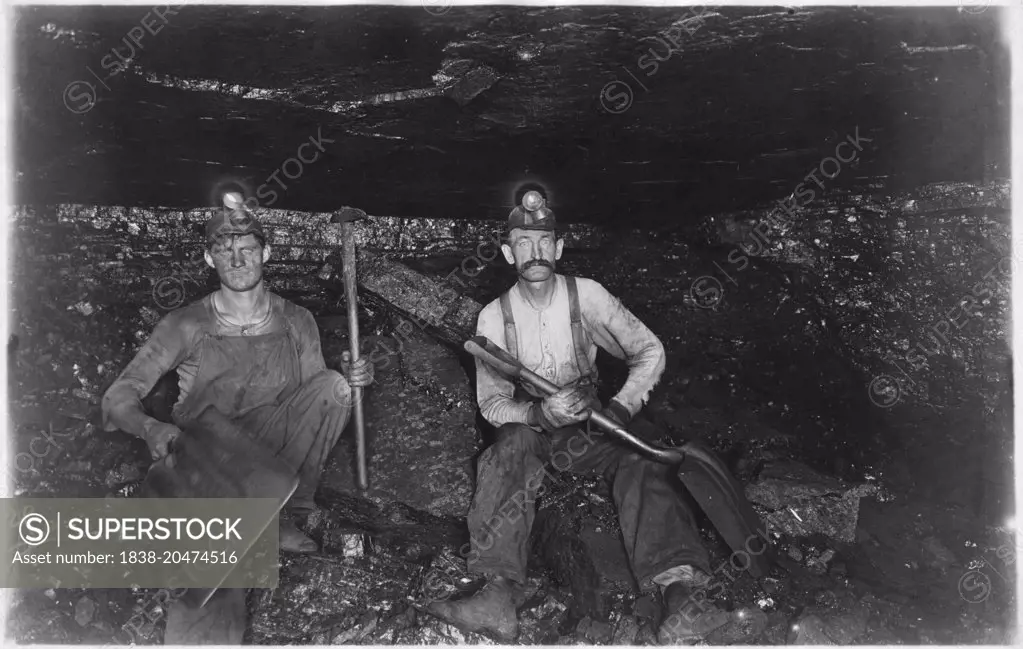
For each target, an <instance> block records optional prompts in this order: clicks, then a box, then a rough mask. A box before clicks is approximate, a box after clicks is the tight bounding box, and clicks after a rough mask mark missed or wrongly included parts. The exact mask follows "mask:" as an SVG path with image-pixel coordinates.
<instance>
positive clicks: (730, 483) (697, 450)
mask: <svg viewBox="0 0 1023 649" xmlns="http://www.w3.org/2000/svg"><path fill="white" fill-rule="evenodd" d="M685 455H686V457H685V459H684V460H683V461H682V463H681V464H680V465H679V470H678V477H679V479H681V480H682V484H684V485H685V487H686V489H688V490H689V493H690V494H692V496H693V498H694V499H695V500H696V502H697V503H698V504H699V505H700V508H701V509H702V510H703V511H704V513H705V514H706V515H707V518H709V519H710V522H711V523H712V524H713V525H714V528H715V529H716V530H717V531H718V533H719V534H721V536H722V538H724V540H725V543H727V544H728V547H730V548H731V549H732V552H733V556H735V555H736V554H738V555H739V556H745V557H746V559H745V563H746V564H748V565H744V566H743V568H745V569H746V570H748V571H749V572H750V574H751V575H753V576H754V577H756V578H758V579H759V578H761V577H766V576H767V575H768V573H769V572H770V570H771V563H772V556H773V548H772V545H771V541H770V537H769V536H768V535H767V527H766V525H764V522H763V521H762V520H760V517H759V516H758V515H757V513H756V512H755V511H753V507H752V506H750V504H749V501H748V500H747V499H746V493H745V490H744V489H743V487H742V485H741V484H739V481H738V480H736V479H735V477H733V476H732V474H731V472H730V471H729V470H728V468H727V467H726V466H725V464H724V463H723V462H722V461H721V460H720V459H719V458H718V457H717V456H716V455H714V453H713V452H712V451H710V449H707V448H706V447H704V446H702V445H700V444H698V443H695V442H689V443H688V444H686V446H685Z"/></svg>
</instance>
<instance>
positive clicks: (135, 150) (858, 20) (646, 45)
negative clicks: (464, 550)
mask: <svg viewBox="0 0 1023 649" xmlns="http://www.w3.org/2000/svg"><path fill="white" fill-rule="evenodd" d="M441 1H442V0H429V2H427V3H426V4H424V5H420V4H415V5H409V6H334V7H282V6H258V7H257V6H252V7H246V6H177V7H172V8H170V9H169V10H160V9H154V8H153V7H149V6H141V5H139V6H120V7H102V6H88V7H84V6H83V7H75V6H71V7H68V6H64V7H61V6H36V7H21V8H19V9H18V10H17V11H16V12H15V17H16V22H15V24H14V30H15V34H14V38H15V50H14V52H15V56H16V60H15V62H14V64H15V65H14V67H15V72H14V84H15V90H16V97H17V102H16V103H15V110H14V124H15V131H14V141H15V146H16V150H15V159H14V160H15V166H16V179H15V192H16V194H15V199H16V200H15V202H17V203H20V204H54V203H80V204H108V205H134V206H169V207H195V206H201V205H209V204H212V203H213V202H214V201H215V200H216V194H215V191H216V189H218V188H223V187H224V186H225V184H224V183H225V182H227V181H230V180H236V181H238V182H240V183H241V184H242V185H243V186H244V187H245V188H246V189H247V191H249V192H257V191H259V188H260V187H261V186H264V185H266V187H267V188H265V189H264V190H263V191H262V192H261V193H262V196H261V197H260V198H259V199H257V200H260V203H261V204H262V205H264V206H266V207H274V208H281V209H293V210H310V211H327V210H332V209H336V208H337V207H338V206H340V205H353V206H358V207H361V208H363V209H365V210H366V211H367V212H369V213H371V214H376V215H381V216H384V215H386V216H414V217H438V216H445V217H456V218H503V217H504V215H506V214H507V210H508V208H509V207H510V206H511V203H512V201H513V200H514V197H513V193H514V191H515V188H516V187H521V183H523V182H526V181H537V182H541V183H543V185H544V186H545V187H546V188H547V189H548V191H549V192H550V202H551V206H552V207H554V208H555V210H556V212H557V213H558V215H559V218H561V219H563V220H566V221H585V222H593V223H605V224H609V223H612V222H614V223H627V224H629V225H642V224H647V223H664V222H669V221H672V220H678V219H684V218H691V217H694V216H696V215H700V214H707V213H712V212H720V211H728V210H734V209H744V208H750V207H755V206H756V205H758V204H763V203H764V202H766V201H769V200H772V199H777V198H782V197H784V196H788V195H789V194H790V193H791V192H792V190H793V188H794V187H795V186H796V185H797V184H798V183H800V182H802V180H803V178H804V177H805V176H806V174H807V173H809V172H810V171H811V170H812V169H814V168H816V167H817V166H818V164H819V162H820V161H821V159H822V158H823V157H825V156H831V155H834V153H833V152H834V150H835V146H836V144H837V143H838V142H839V141H841V140H844V139H846V136H847V135H850V134H853V133H855V132H856V131H857V130H858V131H859V133H860V134H861V135H862V136H863V137H868V138H872V143H871V148H870V150H869V151H864V152H863V153H862V154H861V155H859V156H858V157H857V159H856V160H855V161H853V162H851V163H849V164H848V165H846V167H845V168H843V169H842V171H841V173H840V174H839V175H838V176H837V177H836V178H835V179H833V180H831V181H828V184H829V187H828V188H829V189H831V188H843V189H855V190H884V191H894V190H899V189H902V188H909V187H913V186H917V185H920V184H924V183H928V182H936V181H951V180H965V181H982V180H986V179H991V178H1000V177H1008V176H1009V169H1008V159H1009V84H1008V74H1009V65H1008V53H1007V49H1006V47H1005V46H1004V44H1003V43H1002V41H1001V37H1000V27H999V18H1000V12H999V10H998V9H997V8H994V7H992V8H988V9H987V10H985V11H977V10H976V7H974V8H973V9H972V10H964V8H963V7H941V8H881V7H862V8H855V7H848V8H836V7H777V8H771V7H735V6H725V7H722V8H717V9H713V8H706V9H701V8H691V7H683V6H678V7H663V6H662V7H635V6H604V7H594V6H588V7H523V6H517V7H510V6H500V7H496V6H479V7H460V6H455V7H450V8H448V7H445V6H444V5H442V4H439V2H441ZM701 11H702V12H703V13H702V15H700V16H699V17H698V18H697V17H694V15H695V14H700V13H701ZM172 12H176V13H172ZM161 13H162V14H163V16H162V18H161V17H159V16H158V15H157V14H161ZM665 35H668V36H669V37H670V40H674V45H673V46H672V47H673V49H671V50H669V49H668V47H669V41H667V40H665ZM659 36H660V37H659ZM133 39H134V41H137V44H136V42H133ZM132 52H134V54H132ZM654 55H656V56H657V57H660V59H662V60H660V61H658V60H657V59H656V58H653V56H654ZM122 61H123V63H122ZM85 83H89V84H91V87H93V88H95V94H94V95H92V96H87V94H86V93H87V92H88V86H86V85H84V84H85ZM608 84H612V85H610V86H608ZM623 84H628V85H629V87H630V89H631V92H632V96H631V103H626V101H625V97H626V95H625V94H624V93H625V92H626V89H625V87H624V86H623ZM93 97H94V100H93ZM609 109H610V110H609ZM311 139H312V140H318V146H316V145H314V144H309V145H306V146H305V147H301V145H303V143H307V142H310V140H311ZM299 154H301V156H302V157H303V158H304V160H306V161H307V162H306V163H303V164H301V165H299V163H298V162H297V161H296V162H292V163H290V166H287V163H286V162H285V161H287V160H288V159H289V158H296V157H298V155H299ZM282 165H285V166H284V169H283V172H282V170H281V169H282ZM275 171H276V172H277V174H278V175H277V176H276V180H274V179H273V178H272V177H271V176H272V174H274V173H275ZM286 175H287V176H297V177H295V178H293V179H292V178H288V177H286ZM277 181H280V182H277ZM282 185H283V186H284V187H282ZM269 189H274V190H275V196H274V198H273V199H271V198H270V194H269Z"/></svg>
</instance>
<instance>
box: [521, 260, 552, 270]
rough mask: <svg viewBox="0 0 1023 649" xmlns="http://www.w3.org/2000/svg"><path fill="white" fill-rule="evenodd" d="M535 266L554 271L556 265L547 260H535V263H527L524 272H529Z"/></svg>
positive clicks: (523, 268)
mask: <svg viewBox="0 0 1023 649" xmlns="http://www.w3.org/2000/svg"><path fill="white" fill-rule="evenodd" d="M533 266H546V267H547V268H550V269H551V270H554V264H552V263H551V262H549V261H547V260H546V259H534V260H533V261H527V262H526V264H525V265H524V266H523V267H522V270H529V269H530V268H532V267H533Z"/></svg>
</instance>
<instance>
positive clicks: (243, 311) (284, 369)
mask: <svg viewBox="0 0 1023 649" xmlns="http://www.w3.org/2000/svg"><path fill="white" fill-rule="evenodd" d="M225 206H226V207H225V209H223V210H221V211H219V212H218V213H216V214H215V215H214V216H213V217H212V218H211V219H210V220H209V222H208V223H207V224H206V230H205V232H206V251H205V259H206V263H207V264H208V265H209V266H210V267H211V268H214V269H215V270H216V271H217V275H218V276H219V278H220V284H221V285H220V289H219V290H217V291H215V292H213V293H211V294H210V295H207V296H206V297H204V298H202V299H200V300H198V301H196V302H193V303H192V304H189V305H187V306H184V307H182V308H180V309H177V310H175V311H172V312H170V313H168V314H167V315H166V316H165V317H164V318H163V320H161V321H160V323H159V324H158V325H157V326H156V329H155V331H154V332H153V334H152V336H151V337H150V338H149V340H148V341H147V342H146V344H145V345H144V346H143V347H142V349H141V350H139V352H138V354H137V355H136V356H135V358H134V359H133V360H132V361H131V363H130V364H129V365H128V367H127V368H125V370H124V371H123V372H122V373H121V375H120V376H119V377H118V378H117V380H116V381H115V382H114V383H113V385H111V386H110V388H109V390H107V392H106V394H105V395H104V397H103V419H104V427H105V428H106V429H107V430H116V429H121V430H123V431H125V432H128V433H130V434H133V435H137V436H138V437H141V438H142V439H143V440H145V442H146V444H148V446H149V449H150V452H151V454H152V457H153V459H154V460H161V459H163V458H165V457H166V456H167V455H168V453H169V452H171V450H172V449H171V446H172V445H173V442H174V440H175V439H176V438H177V437H178V436H180V435H181V434H182V428H187V427H188V424H189V422H193V421H195V420H196V418H197V417H199V415H200V414H201V413H203V412H204V411H205V410H206V409H207V408H213V409H215V410H216V411H218V412H219V413H220V414H221V415H223V416H224V417H226V418H227V419H229V420H230V421H231V422H233V423H234V424H237V427H238V428H240V429H241V430H244V431H245V433H246V434H248V435H249V436H251V439H252V443H253V444H254V445H256V444H258V445H260V446H262V447H263V449H268V450H269V452H270V453H271V454H273V455H275V456H277V457H278V458H280V459H281V460H283V462H284V464H285V465H287V466H288V467H289V468H290V469H291V470H293V471H294V475H296V476H297V477H298V487H297V489H296V490H295V492H294V494H293V495H292V497H291V499H290V500H289V501H288V503H287V504H286V507H285V509H286V514H287V515H286V516H282V518H281V535H280V544H281V549H282V550H285V551H289V552H314V551H316V550H317V545H316V543H315V542H314V541H313V540H312V539H311V538H309V537H308V536H306V535H305V534H304V533H303V532H301V531H300V530H299V529H298V527H297V526H296V524H295V520H296V519H301V518H302V516H305V515H308V514H309V513H311V512H312V511H313V510H314V507H315V505H314V503H313V495H314V492H315V491H316V487H317V483H318V481H319V478H320V473H321V471H322V470H323V467H324V464H325V462H326V460H327V456H328V454H329V453H330V451H331V449H332V448H333V447H334V445H335V443H336V442H337V441H338V438H339V437H340V436H341V433H342V431H343V430H344V429H345V426H346V424H347V422H348V419H349V413H350V411H351V406H352V404H351V400H350V399H346V397H348V396H349V395H350V394H351V387H352V386H366V385H369V384H370V383H372V381H373V366H372V364H370V362H369V361H368V360H367V359H365V358H362V359H359V360H358V361H356V362H355V363H350V357H349V356H348V354H347V353H346V354H345V356H344V360H345V364H344V365H343V368H342V369H343V370H344V376H342V374H340V373H338V372H335V371H332V370H328V369H327V368H326V365H325V363H324V358H323V353H322V351H321V347H320V336H319V332H318V330H317V326H316V321H315V320H314V319H313V316H312V314H311V313H310V312H309V311H308V310H306V309H305V308H302V307H300V306H298V305H296V304H294V303H292V302H290V301H288V300H285V299H284V298H282V297H280V296H278V295H276V294H274V293H272V292H270V290H269V289H268V288H267V286H266V284H265V283H264V281H263V264H265V263H266V262H267V260H268V259H270V246H269V245H268V244H267V242H266V236H265V235H264V233H263V230H262V227H261V226H260V224H259V222H258V221H257V219H256V218H255V216H254V215H253V214H252V213H251V212H249V211H248V210H247V209H245V208H244V207H242V206H241V205H240V201H234V202H231V201H227V200H225ZM175 369H176V370H177V374H178V383H179V386H180V396H179V398H178V400H177V402H176V404H175V405H174V408H173V411H172V418H173V422H174V423H165V422H161V421H159V420H157V419H154V418H153V417H151V416H149V415H148V414H147V413H146V411H145V410H144V408H143V406H142V402H141V400H142V399H143V398H144V397H145V396H146V395H147V394H148V393H149V391H150V390H151V389H152V388H153V386H154V385H155V384H156V383H157V381H158V380H159V379H160V377H162V376H163V375H164V374H166V373H167V372H170V371H171V370H175ZM238 462H242V463H243V462H245V458H244V457H239V458H238ZM217 603H218V604H219V606H220V608H221V609H227V610H226V611H225V612H223V613H216V614H210V615H212V616H213V617H214V618H219V619H208V620H206V621H202V620H200V619H199V618H200V617H202V616H201V615H200V613H201V612H196V611H191V612H189V611H183V610H177V609H174V610H172V611H171V613H170V616H169V619H168V627H167V628H168V630H167V638H168V641H170V640H171V638H172V637H173V638H174V639H175V640H176V641H178V642H183V643H191V642H210V641H216V640H218V639H219V641H221V642H232V641H235V640H237V641H240V640H241V635H240V633H241V630H243V628H240V627H239V625H240V624H241V623H242V622H241V621H242V620H243V619H244V617H245V613H244V597H243V591H241V590H232V589H227V590H226V591H225V590H221V591H220V593H219V594H218V599H217ZM211 604H213V602H211ZM180 608H181V607H179V609H180ZM210 608H211V605H210V604H208V605H207V607H206V609H210ZM213 608H215V607H213ZM207 617H209V615H207ZM203 624H206V625H212V627H211V628H206V629H203V628H201V627H202V625H203ZM232 625H233V627H234V628H233V629H228V628H225V627H227V626H232Z"/></svg>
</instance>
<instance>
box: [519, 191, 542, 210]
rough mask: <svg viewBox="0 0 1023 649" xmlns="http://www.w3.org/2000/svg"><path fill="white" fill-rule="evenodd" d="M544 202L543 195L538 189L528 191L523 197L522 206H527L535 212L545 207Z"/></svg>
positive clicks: (527, 208)
mask: <svg viewBox="0 0 1023 649" xmlns="http://www.w3.org/2000/svg"><path fill="white" fill-rule="evenodd" d="M543 203H544V200H543V196H541V195H540V192H538V191H528V192H526V194H525V195H524V196H523V197H522V207H524V208H526V210H528V211H530V212H535V211H536V210H538V209H540V208H541V207H543Z"/></svg>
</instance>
